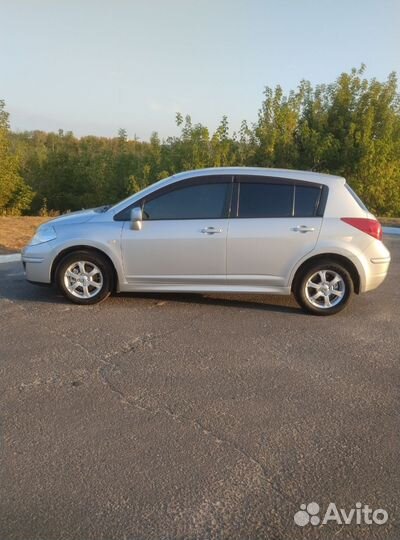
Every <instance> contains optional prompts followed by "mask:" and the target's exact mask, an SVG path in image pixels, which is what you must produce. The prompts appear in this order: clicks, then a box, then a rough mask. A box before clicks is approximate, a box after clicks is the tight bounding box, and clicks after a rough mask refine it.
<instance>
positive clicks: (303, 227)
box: [291, 225, 315, 233]
mask: <svg viewBox="0 0 400 540" xmlns="http://www.w3.org/2000/svg"><path fill="white" fill-rule="evenodd" d="M291 230H292V231H294V232H301V233H306V232H313V231H315V227H307V225H297V227H293V229H291Z"/></svg>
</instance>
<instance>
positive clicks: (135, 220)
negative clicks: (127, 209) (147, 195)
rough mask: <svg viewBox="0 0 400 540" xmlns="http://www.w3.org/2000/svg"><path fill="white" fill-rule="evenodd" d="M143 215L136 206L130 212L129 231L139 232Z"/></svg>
mask: <svg viewBox="0 0 400 540" xmlns="http://www.w3.org/2000/svg"><path fill="white" fill-rule="evenodd" d="M142 220H143V214H142V209H141V208H140V207H139V206H137V207H136V208H132V210H131V229H133V230H134V231H140V230H141V228H142Z"/></svg>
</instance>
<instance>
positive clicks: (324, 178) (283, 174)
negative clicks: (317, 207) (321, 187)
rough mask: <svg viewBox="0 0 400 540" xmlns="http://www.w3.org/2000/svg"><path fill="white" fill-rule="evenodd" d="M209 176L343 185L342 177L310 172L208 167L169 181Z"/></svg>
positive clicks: (186, 172)
mask: <svg viewBox="0 0 400 540" xmlns="http://www.w3.org/2000/svg"><path fill="white" fill-rule="evenodd" d="M209 174H216V175H220V174H222V175H223V174H230V175H249V176H251V175H254V176H269V177H272V178H282V179H290V180H303V181H305V182H306V181H309V182H324V183H325V184H332V183H337V182H340V183H342V184H343V183H344V182H345V179H344V178H343V177H342V176H335V175H332V174H325V173H319V172H312V171H299V170H295V169H270V168H265V167H209V168H206V169H194V170H192V171H184V172H181V173H177V174H174V175H173V176H172V177H171V179H174V180H175V181H176V180H184V179H185V178H189V177H191V178H192V177H195V176H206V175H209Z"/></svg>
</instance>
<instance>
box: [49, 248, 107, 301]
mask: <svg viewBox="0 0 400 540" xmlns="http://www.w3.org/2000/svg"><path fill="white" fill-rule="evenodd" d="M56 282H57V285H58V287H59V288H60V290H61V292H62V293H63V294H64V296H65V297H66V298H68V300H71V302H75V303H76V304H86V305H87V304H97V303H98V302H101V301H102V300H105V299H106V298H107V296H109V294H110V292H111V288H112V269H111V267H110V263H109V262H108V260H107V259H106V258H105V257H103V256H101V255H100V254H97V253H92V252H90V251H75V252H73V253H69V254H68V255H66V256H65V257H64V258H63V259H62V260H61V262H60V263H59V265H58V267H57V271H56Z"/></svg>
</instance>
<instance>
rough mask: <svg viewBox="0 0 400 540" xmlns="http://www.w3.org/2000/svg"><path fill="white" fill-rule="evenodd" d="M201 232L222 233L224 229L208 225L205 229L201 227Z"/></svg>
mask: <svg viewBox="0 0 400 540" xmlns="http://www.w3.org/2000/svg"><path fill="white" fill-rule="evenodd" d="M201 232H202V233H203V234H216V233H221V232H222V229H217V228H216V227H206V228H205V229H201Z"/></svg>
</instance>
